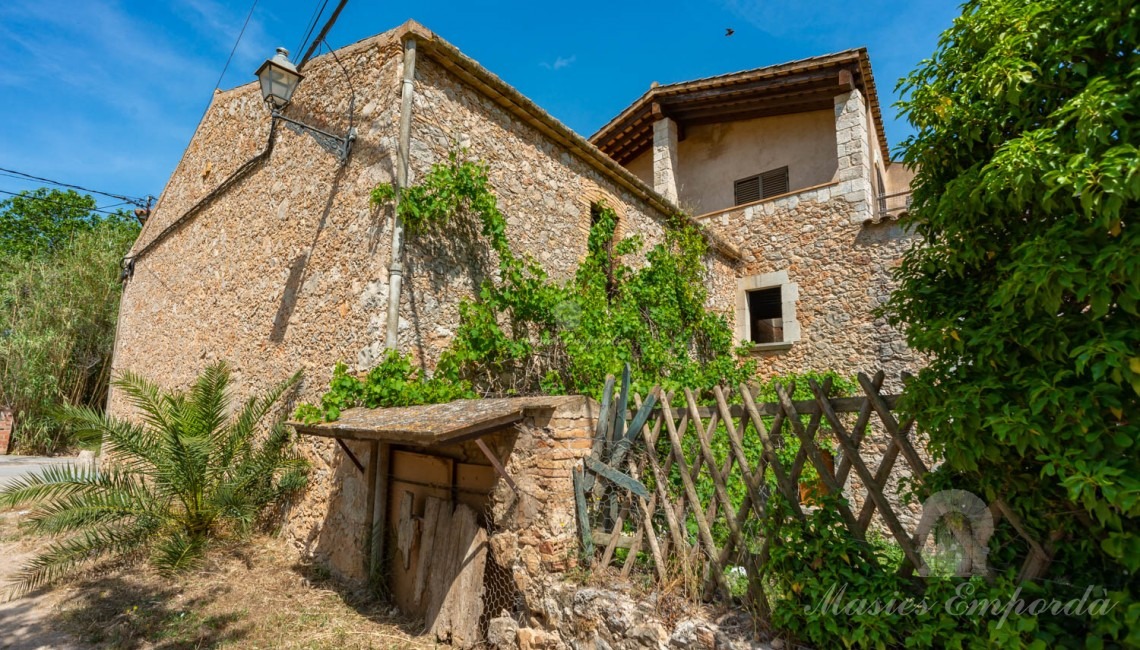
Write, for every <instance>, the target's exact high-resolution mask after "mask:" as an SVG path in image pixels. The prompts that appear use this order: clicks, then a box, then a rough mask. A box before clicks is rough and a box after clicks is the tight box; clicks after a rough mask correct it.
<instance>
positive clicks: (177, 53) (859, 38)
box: [0, 0, 958, 204]
mask: <svg viewBox="0 0 1140 650" xmlns="http://www.w3.org/2000/svg"><path fill="white" fill-rule="evenodd" d="M250 1H251V0H250ZM250 1H247V0H242V1H240V2H222V1H221V0H161V1H159V2H155V1H154V0H148V1H120V2H114V1H110V0H73V1H61V0H3V2H0V61H2V62H3V64H2V66H0V115H2V116H3V118H2V119H0V167H4V168H8V169H15V170H19V171H23V172H27V173H30V174H35V175H37V176H43V177H47V178H52V179H56V180H61V181H65V182H70V183H74V184H77V185H82V186H85V187H90V188H93V189H99V190H106V191H110V192H115V193H122V194H127V195H131V196H141V195H145V194H154V195H158V194H159V192H161V191H162V187H163V185H164V184H165V183H166V180H167V178H168V177H169V175H170V173H171V172H172V171H173V169H174V166H175V165H176V164H177V163H178V159H179V158H180V156H181V154H182V151H183V149H185V147H186V145H187V143H188V142H189V140H190V137H191V135H192V134H193V132H194V128H195V127H196V126H197V124H198V121H199V120H200V118H201V116H202V111H203V110H204V108H205V106H206V105H207V103H208V102H209V98H210V94H211V93H212V91H213V90H214V86H215V84H216V83H217V81H218V77H219V74H220V73H221V71H222V67H223V65H224V64H225V62H226V58H227V57H228V56H229V53H230V49H231V48H232V47H233V45H234V41H235V39H236V37H237V34H238V32H239V30H240V29H241V25H242V22H243V21H244V20H245V16H246V14H247V12H248V11H249V8H250ZM321 1H322V0H259V2H258V4H257V7H256V10H255V11H254V13H253V18H252V20H251V21H250V23H249V27H248V28H247V29H246V32H245V36H244V37H243V39H242V41H241V44H240V46H239V47H238V49H237V52H236V54H235V56H234V59H233V62H232V63H231V64H230V67H229V70H228V71H227V72H226V74H225V75H224V77H223V78H222V82H221V87H222V88H230V87H233V86H236V85H239V84H242V83H245V82H247V81H250V80H252V78H253V71H254V70H255V69H256V68H257V66H258V64H259V63H260V62H261V61H262V60H264V59H265V58H267V57H268V56H270V55H271V54H272V53H273V48H274V47H275V46H277V45H284V46H286V47H288V48H289V49H290V50H295V49H296V48H297V46H298V45H299V44H300V42H301V40H302V38H303V37H304V33H305V30H306V27H307V25H308V23H309V19H310V17H311V16H312V14H313V11H314V9H315V8H316V6H317V5H318V4H319V3H320V2H321ZM328 5H329V7H328V9H327V10H326V15H327V13H329V12H331V11H332V7H333V6H335V5H336V1H335V0H331V1H330V2H329V3H328ZM957 14H958V6H957V3H956V2H953V1H947V0H941V1H939V0H913V1H904V2H899V1H898V0H892V1H891V2H886V1H883V0H864V1H862V2H858V3H855V2H850V1H849V0H820V1H816V2H787V1H785V2H767V1H762V0H707V1H706V0H690V1H688V2H680V1H671V0H658V1H655V2H615V1H613V0H610V1H609V2H601V1H597V0H580V1H578V2H568V3H538V2H513V1H512V2H507V1H501V2H475V1H473V0H472V1H468V2H463V3H458V2H444V1H437V2H428V1H424V2H419V3H415V4H408V3H390V2H383V3H381V2H376V1H374V0H372V1H369V0H350V2H349V4H348V6H347V8H346V9H345V10H344V12H343V13H342V14H341V17H340V20H339V21H338V22H337V24H336V26H335V27H333V29H332V31H331V32H330V34H329V37H328V41H329V42H330V43H331V44H332V45H333V46H334V47H340V46H343V45H347V44H349V43H352V42H354V41H357V40H360V39H361V38H365V37H367V36H370V35H372V34H376V33H379V32H382V31H384V30H387V29H389V28H391V27H394V26H396V25H398V24H400V23H402V22H403V21H404V20H406V19H408V18H415V19H416V20H419V21H420V22H422V23H424V24H425V25H426V26H427V27H428V28H430V29H432V30H433V31H435V32H436V33H438V34H439V35H440V36H442V37H443V38H444V39H447V40H448V41H450V42H451V43H453V44H454V45H456V46H458V47H459V48H460V49H461V50H463V51H464V52H465V53H466V54H467V55H469V56H471V57H472V58H474V59H476V60H478V61H479V62H480V63H482V64H483V65H484V66H486V67H487V68H488V69H490V70H491V71H492V72H494V73H495V74H497V75H499V76H500V77H502V78H503V79H504V80H506V81H507V82H508V83H510V84H512V85H513V86H515V87H516V88H518V89H519V90H520V91H522V92H523V93H524V94H525V95H527V96H529V97H530V98H531V99H533V100H534V101H535V102H537V103H538V104H539V105H540V106H542V107H543V108H545V109H546V110H547V111H549V112H550V113H551V114H553V115H554V116H555V117H557V118H558V119H560V120H562V121H563V122H564V123H566V124H567V125H568V126H570V127H571V128H573V129H575V130H576V131H578V132H579V133H581V134H583V135H586V136H589V135H590V134H592V133H593V132H594V131H595V130H596V129H597V128H599V127H600V126H601V125H603V124H604V123H605V122H606V121H608V120H609V119H610V118H611V117H613V116H614V115H615V114H616V113H617V112H619V111H620V110H621V109H622V108H624V107H625V106H626V105H628V104H629V103H630V102H631V101H633V100H634V99H636V98H637V97H638V96H639V95H641V93H643V92H644V91H645V90H646V89H648V88H649V84H650V83H651V82H653V81H658V82H661V83H671V82H675V81H684V80H687V79H692V78H697V77H703V76H708V75H713V74H720V73H724V72H731V71H736V70H744V69H749V68H755V67H760V66H764V65H769V64H774V63H780V62H783V61H788V60H792V59H798V58H803V57H806V56H813V55H817V54H824V53H828V52H834V51H837V50H842V49H847V48H850V47H857V46H861V45H863V46H867V47H868V48H869V50H870V54H871V63H872V66H873V67H874V72H875V78H876V81H877V83H878V86H879V90H880V93H881V95H882V97H881V102H882V104H883V109H884V119H885V120H886V125H887V126H886V131H887V137H888V140H889V142H890V144H891V146H892V148H893V147H894V146H895V145H896V144H897V143H898V142H899V141H900V140H901V139H902V138H904V137H905V136H906V135H907V134H908V133H909V130H908V127H907V125H906V124H905V123H904V122H902V121H900V120H898V119H897V118H896V115H895V112H896V111H895V109H894V108H893V107H892V106H891V105H892V104H893V103H894V101H895V94H894V85H895V81H896V80H897V79H898V78H899V77H900V76H902V75H904V74H905V73H906V72H907V71H909V70H910V69H912V68H913V67H914V66H915V65H916V64H917V63H918V62H919V61H920V60H922V59H923V58H926V57H928V56H929V55H930V54H931V53H932V52H933V51H934V47H935V44H936V42H937V38H938V35H939V34H940V33H941V32H942V31H943V30H944V29H945V28H947V27H948V26H949V25H950V22H951V21H952V20H953V18H954V16H956V15H957ZM729 27H731V28H732V29H734V30H735V34H734V35H733V36H731V37H726V36H725V35H724V33H725V29H726V28H729ZM38 185H39V184H38V183H22V182H20V181H18V180H15V179H12V178H7V177H2V176H0V190H7V191H18V190H21V189H28V188H30V187H35V186H38ZM112 202H114V201H112V200H111V199H107V200H106V201H103V202H101V204H106V203H112Z"/></svg>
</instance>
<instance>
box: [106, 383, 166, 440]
mask: <svg viewBox="0 0 1140 650" xmlns="http://www.w3.org/2000/svg"><path fill="white" fill-rule="evenodd" d="M111 385H112V386H114V387H115V388H118V389H119V390H121V391H123V394H124V395H126V398H127V403H129V404H130V405H131V406H133V407H135V409H137V410H138V411H139V412H140V413H141V414H142V420H143V422H145V423H146V424H147V425H148V426H150V427H152V428H154V429H159V430H161V429H165V428H168V426H169V424H168V416H167V413H168V411H169V399H168V397H169V395H168V394H165V393H164V392H163V390H162V387H160V386H159V385H158V384H156V383H154V382H152V381H150V380H149V379H147V378H145V377H143V376H142V375H140V374H137V373H134V372H131V371H130V370H125V371H123V372H122V373H121V374H120V375H119V376H118V378H116V379H115V380H114V381H112V382H111Z"/></svg>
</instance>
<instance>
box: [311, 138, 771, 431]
mask: <svg viewBox="0 0 1140 650" xmlns="http://www.w3.org/2000/svg"><path fill="white" fill-rule="evenodd" d="M395 198H396V191H395V188H393V187H392V186H391V185H388V184H382V185H380V186H378V187H376V188H375V189H373V190H372V195H371V199H372V202H373V204H375V205H377V206H385V205H389V204H391V203H392V202H393V201H394V200H395ZM395 210H396V213H397V216H398V217H399V218H400V219H401V220H402V221H403V223H404V226H405V230H406V232H407V233H408V236H409V240H410V241H414V239H415V237H417V236H419V235H424V234H427V233H429V232H430V231H432V230H433V229H439V228H442V227H444V226H447V225H449V224H454V222H456V221H458V220H469V221H470V222H473V223H475V224H477V225H478V227H479V232H480V233H481V235H482V236H483V237H484V238H485V240H486V242H487V245H488V247H489V248H490V250H491V252H492V253H493V254H494V257H495V258H496V266H497V268H496V269H495V272H493V273H492V274H491V276H490V277H488V278H487V279H485V280H484V281H483V282H482V284H481V285H480V287H479V290H478V292H477V295H476V296H475V297H474V298H472V299H468V300H464V301H463V302H462V303H461V304H460V305H459V315H460V319H459V327H458V329H457V331H456V334H455V337H454V339H453V340H452V342H451V344H450V346H449V347H448V348H447V349H446V350H445V351H444V352H443V354H442V355H441V357H440V360H439V363H438V364H437V367H436V369H435V372H434V373H433V374H432V375H431V376H430V377H428V376H427V375H425V374H423V373H421V372H420V371H418V370H414V369H413V367H412V364H411V363H410V360H409V359H408V358H406V357H403V356H401V355H399V354H397V353H392V354H390V356H389V357H388V358H387V359H386V360H385V361H384V363H382V364H381V365H380V366H378V367H377V369H374V370H373V371H372V372H370V373H369V374H368V375H367V376H366V377H364V378H357V377H354V376H352V375H350V374H349V373H348V372H347V368H343V367H340V366H338V370H337V373H336V375H335V376H334V378H333V382H332V385H331V386H330V390H329V393H328V394H326V395H325V396H324V398H322V405H321V406H320V407H317V406H313V405H302V407H301V409H300V410H299V411H298V417H304V418H305V419H308V420H314V419H335V418H336V417H337V416H339V412H340V410H341V409H343V408H346V407H349V406H353V405H366V406H395V405H402V404H407V403H428V402H432V401H445V400H446V399H453V398H454V397H457V396H464V395H474V394H476V393H478V394H480V395H526V394H538V393H545V394H569V393H582V394H588V395H594V394H596V393H598V392H599V391H600V389H601V386H602V384H603V383H604V381H605V376H606V375H607V374H609V373H616V372H620V370H621V368H622V366H623V365H624V364H625V363H629V364H630V366H631V368H632V370H633V376H634V377H635V378H636V381H635V386H634V388H635V389H636V390H640V391H642V392H645V391H647V390H649V389H650V388H652V387H653V386H654V385H661V386H663V387H664V388H666V389H672V388H680V387H682V386H684V387H690V388H694V389H698V390H700V389H709V388H711V387H712V386H714V385H716V384H718V383H729V384H738V383H740V382H743V381H746V380H747V379H749V378H750V377H752V376H754V375H755V370H756V368H755V362H754V361H751V360H746V359H743V358H742V357H741V356H740V355H739V354H738V351H737V350H736V346H735V343H734V341H733V335H732V328H731V327H730V326H729V324H728V322H727V321H726V320H725V318H724V316H722V315H721V314H718V313H715V312H711V311H709V310H708V309H707V308H706V306H705V303H706V301H707V298H708V294H707V290H706V289H705V280H706V277H705V274H706V270H705V265H704V263H703V258H704V257H705V255H706V254H707V251H708V244H707V242H706V239H705V237H704V235H703V234H702V233H701V232H700V231H699V230H698V228H697V227H696V226H694V225H693V224H692V223H691V222H689V221H688V220H687V219H686V218H684V217H683V216H682V215H674V216H672V217H671V218H670V219H669V221H668V223H667V227H666V228H665V233H664V238H663V240H662V241H661V242H660V243H657V244H655V245H653V246H652V247H650V248H648V250H646V247H645V244H644V242H643V241H642V238H641V237H640V236H638V235H633V236H630V237H625V238H623V239H620V240H617V239H616V230H617V215H616V214H615V213H614V211H613V210H612V209H611V208H610V207H609V206H606V205H604V204H599V205H596V206H595V207H594V210H593V212H592V225H591V228H590V232H589V237H588V240H587V255H586V258H585V260H584V261H583V262H582V264H581V265H580V267H579V268H578V270H577V272H576V273H575V275H574V277H573V278H572V279H571V280H570V281H568V282H557V281H554V280H552V279H551V278H550V277H549V275H548V274H547V272H546V270H545V269H543V267H542V266H541V265H540V264H539V263H538V262H537V261H536V260H535V259H534V258H532V257H530V256H526V255H517V254H516V253H515V252H514V251H513V250H512V249H511V247H510V241H509V238H508V236H507V227H506V225H507V224H506V218H505V217H504V215H503V214H502V212H500V210H499V207H498V200H497V199H496V197H495V195H494V193H493V192H492V191H491V189H490V187H489V183H488V179H487V167H486V165H484V164H482V163H479V162H475V161H470V160H464V159H463V158H462V157H461V156H460V154H459V153H452V154H451V156H450V157H449V159H448V161H447V162H445V163H440V164H437V165H434V166H433V167H432V169H431V171H430V172H429V173H428V174H427V175H426V176H425V177H424V178H423V180H422V182H420V183H419V184H417V185H414V186H411V187H408V188H406V189H404V190H403V191H402V193H401V196H400V200H399V201H398V202H397V204H396V206H395ZM643 252H644V264H642V265H640V266H638V267H636V268H635V267H634V266H632V265H631V260H632V259H634V258H635V257H636V256H638V255H639V254H641V253H643ZM407 387H412V388H414V390H412V391H411V392H410V393H409V394H408V395H410V397H409V396H405V395H401V396H400V397H399V398H398V399H397V398H396V397H395V396H396V395H397V393H398V391H397V390H395V389H396V388H401V389H403V388H407ZM377 396H387V397H377ZM409 399H410V400H412V401H408V400H409ZM416 400H419V401H416Z"/></svg>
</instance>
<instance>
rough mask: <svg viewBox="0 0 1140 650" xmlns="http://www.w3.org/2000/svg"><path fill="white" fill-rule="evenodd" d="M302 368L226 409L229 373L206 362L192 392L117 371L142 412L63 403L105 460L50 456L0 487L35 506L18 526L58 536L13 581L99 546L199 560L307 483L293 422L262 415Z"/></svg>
mask: <svg viewBox="0 0 1140 650" xmlns="http://www.w3.org/2000/svg"><path fill="white" fill-rule="evenodd" d="M300 378H301V374H300V373H297V374H295V375H293V377H291V378H289V379H287V380H285V381H283V382H281V383H279V384H277V385H276V386H274V387H273V388H271V389H270V390H269V391H267V392H265V393H264V394H262V395H260V396H255V397H253V398H250V399H249V400H248V401H246V402H245V403H244V404H243V405H242V406H241V407H240V408H238V409H236V412H233V413H232V415H231V412H232V411H234V409H232V406H233V404H232V398H231V395H230V372H229V370H228V368H227V367H226V365H225V364H224V363H216V364H213V365H211V366H209V367H207V368H206V369H205V370H204V371H203V372H202V374H201V375H200V376H199V377H198V379H197V380H196V381H195V383H194V385H193V386H192V387H191V388H190V389H189V390H188V391H164V390H162V389H161V388H159V387H158V386H157V385H155V384H153V383H152V382H150V381H147V380H146V379H144V378H142V377H140V376H138V375H135V374H132V373H124V374H123V376H122V377H120V378H119V379H118V380H116V381H115V386H116V387H117V388H118V389H120V390H122V391H123V394H124V395H125V396H126V398H127V401H128V402H129V404H130V406H132V407H133V408H134V409H136V410H137V411H138V412H139V413H140V415H141V417H140V418H139V420H138V422H134V421H127V420H120V419H117V418H113V417H110V416H107V415H104V414H101V413H99V412H97V411H95V410H94V409H91V408H85V407H70V406H69V407H64V408H63V411H64V413H65V414H66V416H67V417H69V419H71V420H73V421H74V423H75V425H76V426H77V428H78V431H79V433H80V434H81V435H83V436H85V437H90V438H95V439H102V440H103V445H104V449H105V450H106V451H107V452H109V453H107V454H106V458H107V459H108V460H107V461H106V462H105V463H104V466H103V467H102V468H98V469H97V468H95V467H75V466H71V465H56V466H52V467H48V468H46V469H44V470H43V471H42V472H41V473H40V474H38V475H34V476H31V477H25V478H21V479H17V480H15V481H14V482H12V483H11V484H9V485H8V486H7V487H5V488H4V489H2V490H0V507H3V506H6V507H16V506H30V507H31V508H32V512H31V513H30V514H29V515H27V517H26V518H25V520H24V526H26V528H27V529H29V530H31V531H32V532H33V533H39V534H46V535H53V536H59V535H64V536H65V537H63V538H62V539H58V540H56V541H53V542H52V543H51V545H50V546H49V547H48V549H47V550H46V551H44V552H43V553H42V554H40V555H39V556H37V557H36V558H34V559H32V560H31V561H30V563H29V564H28V565H27V566H25V567H24V569H23V571H22V572H21V573H20V574H19V576H18V583H17V589H18V590H21V591H22V590H29V589H35V588H37V587H39V586H42V585H45V584H48V583H50V582H52V581H54V580H56V579H58V578H60V577H63V576H65V575H67V574H68V573H69V572H71V571H73V570H75V569H77V568H80V567H82V566H85V565H87V564H88V563H89V562H92V561H94V560H97V559H100V558H104V557H123V556H132V555H140V554H148V555H149V559H150V561H151V563H152V564H153V565H154V566H156V567H158V568H159V569H161V570H164V571H169V572H174V571H179V570H183V569H186V568H189V567H192V566H194V564H195V563H196V562H197V561H198V560H200V559H201V558H202V557H203V555H204V553H205V552H206V550H207V548H208V546H209V544H210V543H211V542H212V541H214V540H215V539H218V538H219V537H223V536H242V535H244V534H246V533H248V532H249V531H250V530H251V529H252V528H253V527H254V526H255V524H257V523H258V521H259V516H260V515H261V514H262V513H263V512H264V511H265V509H266V507H268V506H271V505H273V504H276V503H278V502H279V501H280V500H281V499H282V498H283V497H285V496H287V495H288V494H290V493H292V492H294V491H296V490H299V489H300V488H302V487H304V485H305V482H306V479H307V465H306V463H305V461H304V460H303V459H302V458H300V457H299V456H297V455H296V454H295V453H294V451H293V448H292V444H291V434H290V430H289V429H288V428H287V427H285V426H284V424H282V423H281V421H280V419H278V420H277V422H276V424H273V425H272V426H270V429H269V434H268V436H266V437H264V439H263V440H261V441H259V440H258V438H259V436H258V431H259V427H260V426H261V425H262V423H263V421H265V420H267V419H268V418H270V417H271V416H273V415H281V413H279V412H278V411H279V410H278V409H277V408H276V407H277V404H278V401H279V400H280V398H281V397H282V395H284V394H285V393H286V392H287V391H289V390H290V389H291V388H293V386H295V385H296V384H297V382H298V381H299V380H300Z"/></svg>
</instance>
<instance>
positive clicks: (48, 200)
mask: <svg viewBox="0 0 1140 650" xmlns="http://www.w3.org/2000/svg"><path fill="white" fill-rule="evenodd" d="M0 194H7V195H8V196H15V197H19V198H21V199H31V200H33V201H43V202H44V203H51V204H52V205H55V206H59V207H64V208H66V207H71V206H68V205H67V204H66V203H60V202H59V201H55V200H53V199H51V198H49V197H46V196H36V195H34V194H28V193H27V192H9V191H8V190H0ZM127 203H131V202H130V201H124V202H123V203H118V204H116V205H125V204H127ZM132 205H134V204H133V203H132ZM113 207H115V206H114V205H107V206H103V208H113ZM103 208H98V207H96V208H91V210H92V211H93V212H102V213H103V214H110V215H114V214H117V213H116V212H111V211H110V210H105V209H103Z"/></svg>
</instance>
